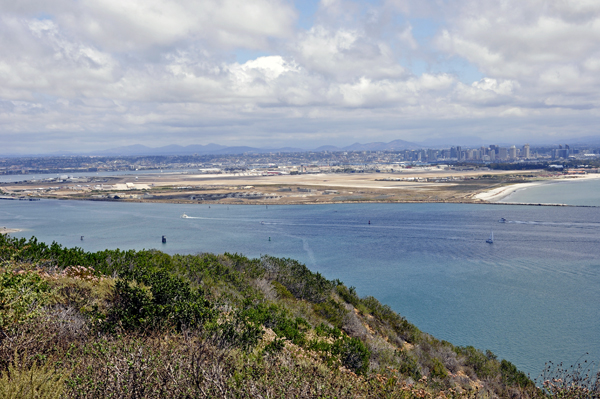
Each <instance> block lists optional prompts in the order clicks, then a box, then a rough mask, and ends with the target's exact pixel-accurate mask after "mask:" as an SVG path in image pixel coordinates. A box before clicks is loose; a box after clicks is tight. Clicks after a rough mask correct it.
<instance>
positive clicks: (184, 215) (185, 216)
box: [180, 213, 204, 219]
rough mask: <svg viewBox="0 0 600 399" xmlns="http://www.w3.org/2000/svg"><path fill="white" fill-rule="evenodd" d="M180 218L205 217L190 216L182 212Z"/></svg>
mask: <svg viewBox="0 0 600 399" xmlns="http://www.w3.org/2000/svg"><path fill="white" fill-rule="evenodd" d="M180 218H182V219H204V218H199V217H195V216H188V215H186V214H185V213H184V214H182V215H181V216H180Z"/></svg>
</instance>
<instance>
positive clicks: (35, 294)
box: [0, 267, 50, 329]
mask: <svg viewBox="0 0 600 399" xmlns="http://www.w3.org/2000/svg"><path fill="white" fill-rule="evenodd" d="M49 293H50V287H49V286H48V283H47V282H46V281H44V280H43V279H42V278H41V277H40V276H39V275H37V274H35V273H32V272H21V273H16V272H14V271H13V270H12V268H10V267H7V268H6V269H5V270H4V271H3V272H2V273H0V329H6V328H9V327H11V326H14V325H15V324H20V323H22V322H24V321H26V320H28V319H32V318H34V317H36V316H37V315H38V314H39V312H40V310H41V308H42V306H44V305H45V304H47V303H48V302H49V300H50V295H49Z"/></svg>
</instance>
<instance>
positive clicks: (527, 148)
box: [523, 144, 531, 159]
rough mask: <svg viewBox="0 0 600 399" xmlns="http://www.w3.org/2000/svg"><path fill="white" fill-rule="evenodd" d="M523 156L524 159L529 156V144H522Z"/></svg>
mask: <svg viewBox="0 0 600 399" xmlns="http://www.w3.org/2000/svg"><path fill="white" fill-rule="evenodd" d="M523 158H525V159H529V158H531V154H530V153H529V144H525V145H524V146H523Z"/></svg>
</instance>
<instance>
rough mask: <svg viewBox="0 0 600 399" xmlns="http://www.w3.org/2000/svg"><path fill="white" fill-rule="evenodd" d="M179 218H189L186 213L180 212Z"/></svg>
mask: <svg viewBox="0 0 600 399" xmlns="http://www.w3.org/2000/svg"><path fill="white" fill-rule="evenodd" d="M181 218H182V219H188V218H189V216H188V215H186V214H185V213H182V214H181Z"/></svg>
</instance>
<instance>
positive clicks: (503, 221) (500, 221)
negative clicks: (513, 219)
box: [498, 218, 506, 223]
mask: <svg viewBox="0 0 600 399" xmlns="http://www.w3.org/2000/svg"><path fill="white" fill-rule="evenodd" d="M498 223H506V219H504V218H500V220H498Z"/></svg>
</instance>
